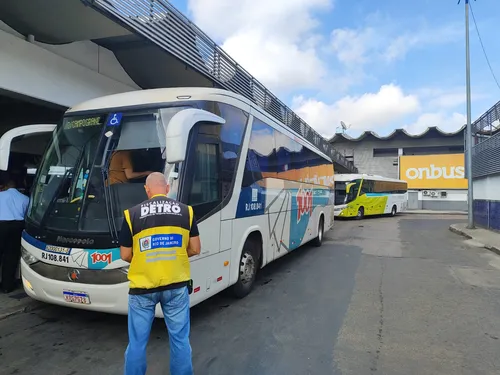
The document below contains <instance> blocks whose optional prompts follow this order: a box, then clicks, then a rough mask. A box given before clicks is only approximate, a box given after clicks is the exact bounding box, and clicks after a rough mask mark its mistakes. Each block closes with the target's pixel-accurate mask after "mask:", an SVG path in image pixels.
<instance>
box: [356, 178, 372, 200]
mask: <svg viewBox="0 0 500 375" xmlns="http://www.w3.org/2000/svg"><path fill="white" fill-rule="evenodd" d="M366 193H373V181H367V180H363V184H362V185H361V191H360V192H359V195H360V196H361V195H365V194H366Z"/></svg>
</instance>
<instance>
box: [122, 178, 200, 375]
mask: <svg viewBox="0 0 500 375" xmlns="http://www.w3.org/2000/svg"><path fill="white" fill-rule="evenodd" d="M145 189H146V193H147V195H148V200H146V201H144V202H143V203H141V204H138V205H137V206H134V207H132V208H130V209H128V210H125V212H124V214H125V219H124V221H123V226H122V229H121V231H120V255H121V258H122V259H123V260H124V261H126V262H130V268H129V272H128V279H129V281H130V291H129V304H128V334H129V344H128V347H127V350H126V352H125V375H139V374H140V375H144V374H145V373H146V368H147V364H146V346H147V343H148V340H149V334H150V332H151V325H152V323H153V320H154V314H155V309H156V305H157V304H158V303H160V304H161V308H162V310H163V315H164V317H165V323H166V325H167V329H168V336H169V340H170V374H171V375H192V374H193V365H192V359H191V345H190V343H189V331H190V321H189V319H190V317H189V293H190V290H189V289H190V288H191V283H190V281H191V275H190V267H189V257H191V256H193V255H198V254H199V253H200V249H201V244H200V237H199V233H198V226H197V224H196V220H195V218H194V214H193V209H192V208H191V207H190V206H187V205H184V204H182V203H179V202H177V201H175V200H173V199H169V198H167V194H168V189H169V186H168V183H167V181H166V179H165V176H164V175H163V174H161V173H158V172H154V173H151V174H150V175H149V176H148V178H147V179H146V185H145Z"/></svg>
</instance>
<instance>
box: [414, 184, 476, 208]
mask: <svg viewBox="0 0 500 375" xmlns="http://www.w3.org/2000/svg"><path fill="white" fill-rule="evenodd" d="M427 191H429V192H430V191H433V190H427ZM434 191H435V192H436V193H437V194H436V196H434V197H433V196H430V195H424V190H409V191H408V198H409V199H408V209H410V210H434V211H467V190H445V189H441V190H434ZM442 191H444V192H446V197H441V194H440V193H441V192H442ZM413 197H415V198H414V199H412V198H413Z"/></svg>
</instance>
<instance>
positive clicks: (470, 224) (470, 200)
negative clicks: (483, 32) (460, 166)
mask: <svg viewBox="0 0 500 375" xmlns="http://www.w3.org/2000/svg"><path fill="white" fill-rule="evenodd" d="M464 2H465V91H466V95H467V129H466V139H465V147H466V152H465V155H466V161H465V166H466V175H467V179H468V182H467V186H468V187H467V208H468V213H467V228H469V229H474V191H473V186H472V185H473V184H472V124H471V95H470V50H469V0H465V1H464ZM458 3H459V4H460V0H458Z"/></svg>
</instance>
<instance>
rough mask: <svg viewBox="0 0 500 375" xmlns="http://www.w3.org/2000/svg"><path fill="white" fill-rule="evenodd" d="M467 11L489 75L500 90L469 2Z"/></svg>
mask: <svg viewBox="0 0 500 375" xmlns="http://www.w3.org/2000/svg"><path fill="white" fill-rule="evenodd" d="M469 9H470V13H471V15H472V21H473V22H474V27H475V29H476V33H477V37H478V38H479V43H480V44H481V48H482V50H483V54H484V58H485V59H486V63H487V64H488V67H489V68H490V72H491V75H492V76H493V79H494V80H495V83H496V84H497V87H498V88H499V89H500V83H499V82H498V79H497V76H496V75H495V72H494V71H493V67H492V66H491V63H490V59H489V58H488V54H487V53H486V48H484V43H483V38H481V33H480V32H479V27H478V26H477V22H476V17H475V16H474V11H473V10H472V3H470V2H469Z"/></svg>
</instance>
